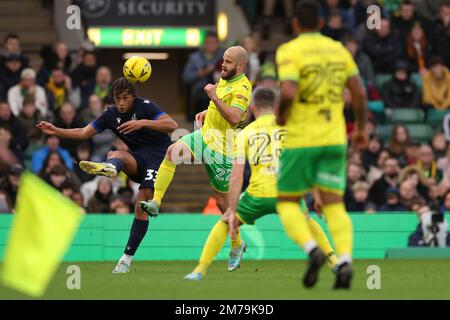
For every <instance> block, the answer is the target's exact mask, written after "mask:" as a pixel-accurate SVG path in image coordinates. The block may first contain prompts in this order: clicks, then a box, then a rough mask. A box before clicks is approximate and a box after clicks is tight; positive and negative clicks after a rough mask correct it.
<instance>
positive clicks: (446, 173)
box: [437, 145, 450, 182]
mask: <svg viewBox="0 0 450 320" xmlns="http://www.w3.org/2000/svg"><path fill="white" fill-rule="evenodd" d="M437 167H438V169H439V170H441V171H442V180H445V181H448V182H450V145H449V146H448V147H447V155H446V157H445V158H441V159H439V160H438V162H437Z"/></svg>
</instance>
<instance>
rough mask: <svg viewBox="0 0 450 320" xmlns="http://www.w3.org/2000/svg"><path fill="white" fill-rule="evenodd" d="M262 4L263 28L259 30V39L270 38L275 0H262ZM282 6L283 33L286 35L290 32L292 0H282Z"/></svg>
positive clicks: (292, 13) (292, 10) (292, 11)
mask: <svg viewBox="0 0 450 320" xmlns="http://www.w3.org/2000/svg"><path fill="white" fill-rule="evenodd" d="M263 3H264V5H263V15H264V16H263V28H262V32H261V39H263V40H268V39H270V33H271V28H272V19H273V16H274V12H275V4H276V3H277V0H264V2H263ZM283 8H284V33H285V34H286V35H291V34H292V17H293V15H294V3H293V0H283Z"/></svg>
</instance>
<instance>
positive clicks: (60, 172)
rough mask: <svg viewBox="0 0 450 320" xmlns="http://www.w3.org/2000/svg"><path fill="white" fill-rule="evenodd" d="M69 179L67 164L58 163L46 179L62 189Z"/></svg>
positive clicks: (53, 185) (56, 187) (54, 186)
mask: <svg viewBox="0 0 450 320" xmlns="http://www.w3.org/2000/svg"><path fill="white" fill-rule="evenodd" d="M67 179H68V173H67V169H66V167H65V166H63V165H60V164H57V165H55V166H54V167H52V168H51V169H50V172H49V174H48V176H47V177H46V178H45V179H44V180H45V181H47V183H48V184H50V185H51V186H52V187H53V188H55V189H57V190H59V191H62V186H63V184H64V182H66V181H67Z"/></svg>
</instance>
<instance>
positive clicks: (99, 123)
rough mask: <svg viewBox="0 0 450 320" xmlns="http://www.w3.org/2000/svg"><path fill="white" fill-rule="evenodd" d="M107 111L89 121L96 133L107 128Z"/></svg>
mask: <svg viewBox="0 0 450 320" xmlns="http://www.w3.org/2000/svg"><path fill="white" fill-rule="evenodd" d="M108 117H109V111H108V110H105V111H103V113H102V114H101V115H100V117H98V118H97V120H95V121H92V122H91V126H93V127H94V129H95V130H97V132H98V133H100V132H103V131H104V130H106V129H109V128H110V126H109V121H108Z"/></svg>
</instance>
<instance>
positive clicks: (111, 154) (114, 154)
mask: <svg viewBox="0 0 450 320" xmlns="http://www.w3.org/2000/svg"><path fill="white" fill-rule="evenodd" d="M120 153H121V152H120V151H109V152H108V153H107V154H106V157H107V158H108V159H112V158H120Z"/></svg>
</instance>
